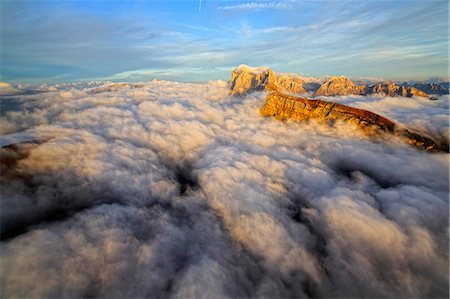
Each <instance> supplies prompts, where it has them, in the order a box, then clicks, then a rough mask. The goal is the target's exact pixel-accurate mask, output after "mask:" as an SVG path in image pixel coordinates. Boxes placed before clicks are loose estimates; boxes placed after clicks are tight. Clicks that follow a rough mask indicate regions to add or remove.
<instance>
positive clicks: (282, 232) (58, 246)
mask: <svg viewBox="0 0 450 299" xmlns="http://www.w3.org/2000/svg"><path fill="white" fill-rule="evenodd" d="M324 99H326V98H324ZM331 99H332V100H334V101H339V102H341V103H344V104H347V105H352V106H355V107H359V108H364V109H368V110H371V111H373V112H377V113H380V114H382V115H384V116H387V117H388V118H390V119H392V120H394V121H396V122H398V123H400V124H402V125H404V126H407V127H409V128H414V129H417V130H421V131H422V132H425V133H429V134H433V135H440V136H448V132H449V123H448V122H449V116H448V108H449V97H448V96H443V97H440V98H439V100H437V101H431V100H428V99H423V98H402V97H395V98H391V97H382V96H372V97H361V96H346V97H335V98H329V99H328V100H331ZM264 101H265V93H263V92H258V93H253V94H250V95H248V96H246V97H241V98H234V97H231V96H229V95H228V89H227V86H226V82H223V81H213V82H209V83H207V84H189V83H176V82H167V81H159V80H154V81H151V82H148V83H136V84H116V83H106V84H102V83H96V84H91V85H83V84H80V85H72V86H71V85H61V86H50V87H49V86H43V87H41V88H39V90H35V91H33V92H28V93H26V94H24V93H20V92H17V93H16V94H15V95H14V96H9V97H8V96H5V95H4V96H3V98H2V102H4V103H6V104H4V103H2V104H4V105H2V107H4V109H3V110H4V111H3V112H2V117H1V118H0V131H1V132H0V133H1V134H2V135H1V137H0V146H2V148H1V152H0V153H1V158H2V172H1V233H2V241H1V244H0V248H1V251H0V255H1V260H0V262H1V269H2V271H1V272H0V277H1V278H0V281H1V291H0V295H1V297H2V298H12V297H21V298H81V297H91V298H95V297H113V298H142V297H164V298H168V297H182V298H200V297H202V298H227V297H235V298H236V297H239V298H244V297H245V298H248V297H254V298H256V297H269V298H286V297H396V298H398V297H448V295H449V291H448V287H449V282H448V279H449V273H448V267H449V256H448V251H449V229H448V227H449V226H448V224H449V199H448V196H449V170H448V165H449V154H448V153H429V152H425V151H422V150H419V149H417V148H414V147H412V146H409V145H408V144H405V143H403V142H402V141H400V140H399V139H396V138H395V137H387V136H386V137H385V138H382V137H380V138H377V139H370V138H369V137H367V136H365V135H363V134H362V133H361V132H359V131H358V130H357V129H356V128H355V127H352V126H351V125H344V124H339V123H337V124H335V125H334V126H332V127H329V126H325V125H323V124H319V123H315V122H314V121H306V122H302V123H297V122H293V121H286V122H281V121H277V120H275V119H274V118H265V117H262V116H261V115H260V113H259V109H260V108H261V106H262V105H263V104H264ZM8 107H9V108H8ZM11 107H13V108H11Z"/></svg>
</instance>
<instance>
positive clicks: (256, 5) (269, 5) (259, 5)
mask: <svg viewBox="0 0 450 299" xmlns="http://www.w3.org/2000/svg"><path fill="white" fill-rule="evenodd" d="M291 7H292V1H286V2H279V1H267V2H247V3H241V4H236V5H227V6H219V7H218V9H220V10H254V9H289V8H291Z"/></svg>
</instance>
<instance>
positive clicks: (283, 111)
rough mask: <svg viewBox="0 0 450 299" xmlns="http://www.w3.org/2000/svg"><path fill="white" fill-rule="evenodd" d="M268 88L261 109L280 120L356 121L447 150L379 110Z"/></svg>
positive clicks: (423, 145)
mask: <svg viewBox="0 0 450 299" xmlns="http://www.w3.org/2000/svg"><path fill="white" fill-rule="evenodd" d="M266 89H267V90H268V95H267V100H266V103H265V104H264V106H263V107H262V108H261V110H260V111H261V114H262V115H264V116H274V117H275V118H276V119H279V120H285V119H293V120H298V121H302V120H305V119H310V118H312V119H316V120H319V121H323V122H327V123H334V122H336V121H342V122H346V123H352V124H356V125H357V126H358V127H360V128H361V129H362V130H363V131H364V132H366V133H367V134H369V135H377V134H379V133H380V132H384V133H389V134H394V135H396V136H398V137H400V138H401V139H403V140H404V141H405V142H407V143H409V144H412V145H415V146H418V147H421V148H424V149H426V150H444V151H448V144H439V143H438V142H436V141H434V140H433V139H431V138H428V137H426V136H423V135H421V134H419V133H417V132H414V131H411V130H407V129H401V128H398V127H397V125H396V124H395V123H394V122H393V121H391V120H389V119H387V118H385V117H383V116H381V115H378V114H376V113H373V112H370V111H367V110H363V109H358V108H353V107H349V106H345V105H342V104H339V103H333V102H327V101H323V100H317V99H314V100H310V99H307V98H300V97H295V96H291V95H285V94H283V93H281V92H279V90H278V88H277V86H275V85H272V84H268V85H267V86H266Z"/></svg>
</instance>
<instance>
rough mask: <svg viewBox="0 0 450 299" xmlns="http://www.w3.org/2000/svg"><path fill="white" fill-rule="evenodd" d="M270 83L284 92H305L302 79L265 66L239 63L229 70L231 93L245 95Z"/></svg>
mask: <svg viewBox="0 0 450 299" xmlns="http://www.w3.org/2000/svg"><path fill="white" fill-rule="evenodd" d="M269 83H272V84H274V85H276V86H278V88H281V89H283V90H284V91H285V92H289V93H293V94H300V93H304V92H306V90H305V88H304V87H303V80H302V79H301V78H299V77H296V76H292V75H275V73H274V72H272V70H270V69H269V68H267V67H257V68H252V67H249V66H246V65H240V66H239V67H238V68H235V69H233V71H232V72H231V80H230V81H229V83H228V86H229V88H230V90H231V94H232V95H238V96H239V95H245V94H247V93H250V92H253V91H261V90H265V88H266V86H267V84H269Z"/></svg>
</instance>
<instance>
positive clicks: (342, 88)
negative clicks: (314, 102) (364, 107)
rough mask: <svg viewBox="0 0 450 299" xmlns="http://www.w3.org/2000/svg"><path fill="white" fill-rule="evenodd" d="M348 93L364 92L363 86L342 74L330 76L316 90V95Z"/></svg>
mask: <svg viewBox="0 0 450 299" xmlns="http://www.w3.org/2000/svg"><path fill="white" fill-rule="evenodd" d="M348 94H365V86H361V85H355V84H353V82H352V81H351V80H350V79H348V78H347V77H344V76H339V77H331V78H329V79H328V80H326V81H325V82H324V83H323V84H322V85H321V86H320V88H319V89H318V90H317V91H316V93H315V95H316V96H336V95H348Z"/></svg>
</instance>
